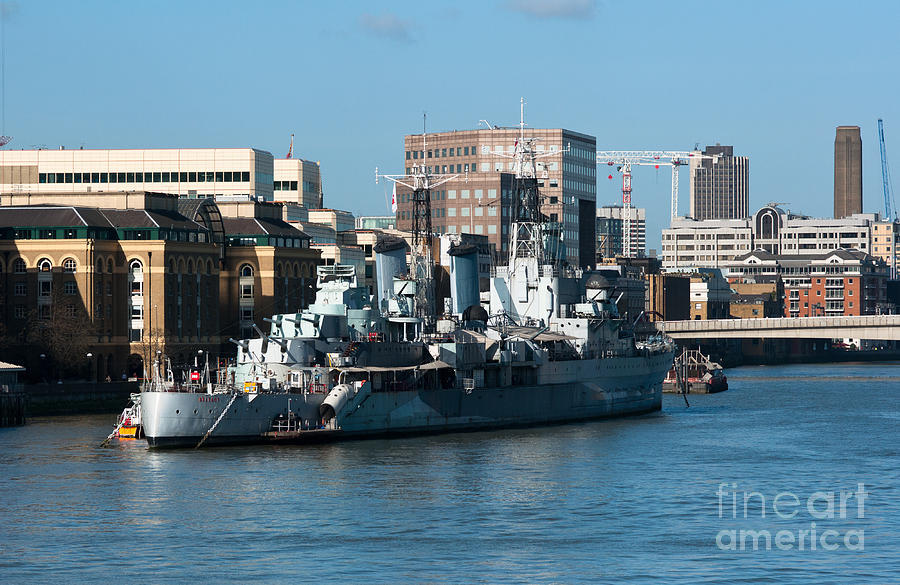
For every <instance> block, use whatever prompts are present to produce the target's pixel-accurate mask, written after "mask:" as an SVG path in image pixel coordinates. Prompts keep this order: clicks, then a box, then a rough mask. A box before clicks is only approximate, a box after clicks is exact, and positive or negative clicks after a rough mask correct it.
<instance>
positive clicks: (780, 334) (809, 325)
mask: <svg viewBox="0 0 900 585" xmlns="http://www.w3.org/2000/svg"><path fill="white" fill-rule="evenodd" d="M656 326H657V329H658V330H660V331H664V332H665V333H666V334H668V335H669V336H670V337H672V338H674V339H740V338H793V339H800V338H806V339H838V338H843V337H850V338H855V339H880V340H886V341H887V340H894V341H900V315H865V316H860V317H783V318H775V319H708V320H697V321H660V322H657V323H656Z"/></svg>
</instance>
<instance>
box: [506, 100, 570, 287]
mask: <svg viewBox="0 0 900 585" xmlns="http://www.w3.org/2000/svg"><path fill="white" fill-rule="evenodd" d="M525 126H526V124H525V98H524V97H523V98H521V99H520V100H519V137H518V139H516V144H515V147H514V152H513V154H512V155H508V154H504V153H502V152H496V153H494V154H495V155H497V156H502V157H505V158H511V159H513V161H514V163H513V169H514V170H515V173H516V176H515V182H514V186H513V201H512V220H511V225H510V244H509V269H510V270H513V266H514V265H515V260H516V258H535V259H537V264H538V266H542V265H543V264H545V263H546V258H545V257H544V256H545V254H544V238H543V236H544V231H545V230H544V215H543V214H542V213H541V195H540V191H539V190H538V184H537V180H538V173H537V164H536V161H537V159H539V158H544V157H548V156H555V155H557V154H560V153H562V152H566V151H567V150H568V147H567V148H566V149H563V150H560V151H555V150H554V151H550V152H542V153H538V152H536V151H535V144H534V143H535V142H537V141H538V140H539V139H538V138H534V137H531V138H526V137H525ZM546 176H547V172H546V171H544V172H543V173H542V174H541V177H542V178H546ZM551 260H552V261H553V262H554V263H556V262H558V261H559V258H552V259H551Z"/></svg>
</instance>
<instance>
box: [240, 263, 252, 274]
mask: <svg viewBox="0 0 900 585" xmlns="http://www.w3.org/2000/svg"><path fill="white" fill-rule="evenodd" d="M241 276H253V267H252V266H250V265H249V264H244V265H243V266H241Z"/></svg>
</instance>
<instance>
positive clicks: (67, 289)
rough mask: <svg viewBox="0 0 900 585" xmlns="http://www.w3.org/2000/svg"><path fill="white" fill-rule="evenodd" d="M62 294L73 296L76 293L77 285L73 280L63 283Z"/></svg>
mask: <svg viewBox="0 0 900 585" xmlns="http://www.w3.org/2000/svg"><path fill="white" fill-rule="evenodd" d="M63 293H65V294H67V295H74V294H77V293H78V285H77V284H75V281H74V280H67V281H66V282H64V283H63Z"/></svg>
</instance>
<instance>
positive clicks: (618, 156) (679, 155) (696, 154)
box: [597, 150, 719, 256]
mask: <svg viewBox="0 0 900 585" xmlns="http://www.w3.org/2000/svg"><path fill="white" fill-rule="evenodd" d="M718 158H719V157H718V156H714V155H707V154H703V153H702V152H700V151H696V150H695V151H678V150H608V151H598V152H597V164H598V165H599V164H607V165H609V166H614V165H618V166H617V167H616V170H617V171H619V172H621V173H622V251H623V253H624V254H625V255H626V256H628V255H630V254H631V167H632V165H635V166H652V167H655V168H657V169H658V168H659V167H660V165H669V166H671V167H672V219H674V218H676V217H678V168H679V167H682V166H684V165H687V164H690V162H691V160H702V159H708V160H712V161H713V164H715V163H716V162H717V161H718ZM609 178H610V179H611V178H612V175H611V174H610V175H609Z"/></svg>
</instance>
